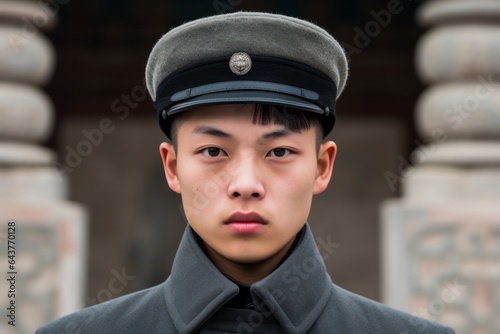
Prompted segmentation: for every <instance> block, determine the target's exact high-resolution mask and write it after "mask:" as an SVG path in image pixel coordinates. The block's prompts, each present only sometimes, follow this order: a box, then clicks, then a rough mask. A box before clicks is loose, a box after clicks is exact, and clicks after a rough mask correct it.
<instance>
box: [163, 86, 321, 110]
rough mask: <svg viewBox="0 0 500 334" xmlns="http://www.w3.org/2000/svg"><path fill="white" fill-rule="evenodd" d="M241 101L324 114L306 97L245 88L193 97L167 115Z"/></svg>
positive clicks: (178, 104) (179, 104) (173, 107)
mask: <svg viewBox="0 0 500 334" xmlns="http://www.w3.org/2000/svg"><path fill="white" fill-rule="evenodd" d="M241 103H263V104H274V105H281V106H287V107H292V108H297V109H301V110H306V111H310V112H314V113H318V114H324V113H325V111H324V110H323V109H322V108H321V107H320V106H318V105H317V104H314V103H312V102H310V101H308V100H306V99H301V98H299V97H296V96H292V95H288V94H283V93H277V92H268V91H258V90H245V91H241V90H240V91H225V92H217V93H210V94H204V95H201V96H196V97H193V98H191V99H189V100H186V101H184V102H181V103H177V104H175V105H174V106H172V107H171V108H169V109H168V110H167V115H169V116H170V115H174V114H177V113H180V112H182V111H186V110H190V109H193V108H195V107H202V106H208V105H215V104H241Z"/></svg>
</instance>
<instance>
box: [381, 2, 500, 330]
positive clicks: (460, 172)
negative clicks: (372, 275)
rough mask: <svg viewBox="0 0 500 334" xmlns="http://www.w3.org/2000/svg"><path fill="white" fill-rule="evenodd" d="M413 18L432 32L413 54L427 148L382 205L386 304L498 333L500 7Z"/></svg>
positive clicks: (424, 10) (463, 6)
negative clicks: (395, 195)
mask: <svg viewBox="0 0 500 334" xmlns="http://www.w3.org/2000/svg"><path fill="white" fill-rule="evenodd" d="M418 21H419V23H420V24H421V25H423V26H425V27H429V28H430V29H429V30H428V31H427V32H426V33H425V35H424V36H423V37H422V38H421V40H420V43H419V44H418V46H417V50H416V66H417V72H418V74H419V76H420V78H421V80H422V81H423V82H425V83H427V84H429V87H428V88H427V89H426V90H425V91H424V92H423V94H422V95H421V97H420V99H419V101H418V103H417V106H416V111H415V120H416V126H417V129H418V131H419V134H420V136H421V137H422V138H423V139H424V142H426V144H427V145H424V146H421V147H419V148H418V149H417V150H416V151H415V152H413V153H412V155H411V157H410V160H411V162H412V163H413V167H410V168H400V170H399V174H398V173H394V174H397V175H396V177H397V179H398V180H399V181H401V186H402V193H403V197H402V198H401V199H397V200H391V201H388V202H386V203H385V204H384V206H383V209H382V222H383V245H384V253H383V261H384V302H385V303H387V304H389V305H391V306H393V307H396V308H399V309H402V310H405V311H409V312H411V313H414V314H417V315H420V316H423V317H426V318H429V319H432V320H435V321H438V322H441V323H443V324H447V325H450V326H451V327H453V328H454V329H455V330H456V331H457V333H458V334H479V333H481V334H486V333H491V334H493V333H498V329H499V328H500V302H499V301H500V1H496V0H469V1H467V0H434V1H427V2H425V3H424V4H423V5H422V6H421V7H420V11H419V13H418ZM394 174H393V175H392V176H393V177H394V176H395V175H394ZM393 179H394V178H393ZM421 326H422V325H421V324H419V323H415V327H416V328H419V329H420V328H421ZM421 329H422V331H423V333H425V328H423V327H422V328H421Z"/></svg>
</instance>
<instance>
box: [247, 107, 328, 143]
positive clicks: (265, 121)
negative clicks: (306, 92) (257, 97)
mask: <svg viewBox="0 0 500 334" xmlns="http://www.w3.org/2000/svg"><path fill="white" fill-rule="evenodd" d="M252 123H253V124H257V125H269V124H276V125H283V126H284V127H285V128H286V129H287V130H290V131H293V132H301V131H303V130H308V129H310V128H311V127H312V126H315V127H316V132H317V138H318V139H319V140H318V142H320V141H321V139H322V138H323V127H322V126H321V122H320V120H319V119H318V117H316V116H315V115H314V114H313V113H311V112H309V111H305V110H301V109H296V108H290V107H286V106H277V105H271V104H257V105H255V112H254V114H253V117H252Z"/></svg>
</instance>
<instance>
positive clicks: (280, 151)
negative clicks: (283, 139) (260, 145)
mask: <svg viewBox="0 0 500 334" xmlns="http://www.w3.org/2000/svg"><path fill="white" fill-rule="evenodd" d="M290 153H291V151H290V150H289V149H287V148H283V147H279V148H275V149H272V150H271V151H270V152H269V153H268V155H269V156H270V157H274V158H284V157H286V156H288V155H290Z"/></svg>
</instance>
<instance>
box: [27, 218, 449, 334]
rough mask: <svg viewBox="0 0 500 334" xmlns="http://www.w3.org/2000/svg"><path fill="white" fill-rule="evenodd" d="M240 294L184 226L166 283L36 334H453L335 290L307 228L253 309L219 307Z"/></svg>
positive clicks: (265, 282) (263, 285) (257, 291)
mask: <svg viewBox="0 0 500 334" xmlns="http://www.w3.org/2000/svg"><path fill="white" fill-rule="evenodd" d="M238 291H239V289H238V287H237V286H236V285H235V284H234V283H233V282H231V281H230V280H229V279H228V278H226V277H225V276H224V275H223V274H222V273H221V272H219V271H218V270H217V268H216V267H215V266H214V265H213V264H212V262H211V261H210V260H209V259H208V258H207V256H206V255H205V253H204V252H203V249H202V248H201V247H200V245H199V243H198V241H197V239H196V235H195V233H194V231H193V230H192V229H191V228H190V227H187V228H186V231H185V233H184V236H183V238H182V241H181V244H180V246H179V249H178V252H177V255H176V258H175V261H174V264H173V267H172V274H171V276H170V277H169V278H168V279H167V280H166V281H165V282H164V283H162V284H160V285H158V286H155V287H152V288H149V289H147V290H142V291H139V292H136V293H133V294H130V295H127V296H123V297H120V298H117V299H114V300H111V301H108V302H105V303H102V304H99V305H95V306H92V307H88V308H85V309H83V310H81V311H79V312H76V313H73V314H70V315H68V316H66V317H63V318H61V319H59V320H56V321H54V322H52V323H49V324H47V325H45V326H43V327H42V328H40V329H39V330H38V331H37V332H36V334H58V333H61V334H77V333H92V334H99V333H106V334H127V333H134V334H136V333H148V334H156V333H168V334H170V333H172V334H173V333H182V334H185V333H265V334H272V333H289V334H305V333H321V334H326V333H355V334H363V333H366V334H375V333H390V334H413V333H414V334H452V333H454V332H453V330H452V329H450V328H447V327H443V326H441V325H438V324H435V323H432V322H429V321H427V320H424V319H421V318H417V317H414V316H411V315H409V314H406V313H403V312H400V311H397V310H394V309H391V308H389V307H387V306H384V305H382V304H379V303H377V302H374V301H372V300H369V299H366V298H364V297H361V296H358V295H356V294H353V293H351V292H348V291H346V290H344V289H342V288H340V287H338V286H336V285H335V284H333V283H332V281H331V279H330V277H329V276H328V273H327V271H326V268H325V266H324V263H323V259H322V257H321V255H320V253H319V251H318V248H317V246H316V243H315V241H314V237H313V235H312V233H311V230H310V227H309V225H308V224H306V225H305V227H304V229H303V231H302V233H301V236H300V240H299V242H298V243H297V244H296V247H295V249H294V250H293V251H292V252H291V254H290V255H289V256H288V258H287V259H286V260H285V261H284V262H283V263H282V264H281V265H280V266H279V267H278V268H277V269H276V270H275V271H274V272H272V273H271V274H270V275H269V276H267V277H266V278H264V279H262V280H261V281H259V282H257V283H255V284H253V285H252V286H251V295H252V299H253V304H254V305H255V309H254V310H243V309H242V310H238V309H227V308H224V307H223V306H224V305H225V304H226V303H227V302H228V301H229V300H230V299H232V297H234V296H235V295H236V294H237V293H238Z"/></svg>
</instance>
